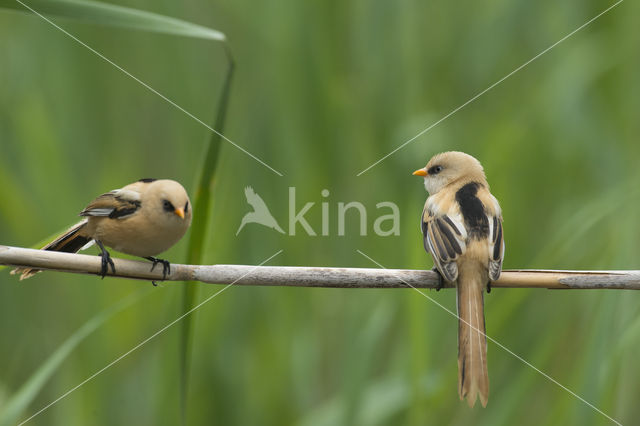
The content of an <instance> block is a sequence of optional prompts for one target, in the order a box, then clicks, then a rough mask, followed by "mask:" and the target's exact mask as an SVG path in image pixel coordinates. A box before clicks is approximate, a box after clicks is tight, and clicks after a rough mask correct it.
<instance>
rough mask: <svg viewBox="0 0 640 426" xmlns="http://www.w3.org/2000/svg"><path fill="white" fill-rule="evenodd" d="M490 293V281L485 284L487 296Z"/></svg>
mask: <svg viewBox="0 0 640 426" xmlns="http://www.w3.org/2000/svg"><path fill="white" fill-rule="evenodd" d="M489 293H491V281H489V282H488V283H487V294H489Z"/></svg>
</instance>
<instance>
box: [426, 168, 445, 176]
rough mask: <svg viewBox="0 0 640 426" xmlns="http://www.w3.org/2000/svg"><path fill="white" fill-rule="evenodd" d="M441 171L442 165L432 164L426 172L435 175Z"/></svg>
mask: <svg viewBox="0 0 640 426" xmlns="http://www.w3.org/2000/svg"><path fill="white" fill-rule="evenodd" d="M441 171H442V166H433V167H431V168H429V170H428V173H429V174H430V175H437V174H438V173H440V172H441Z"/></svg>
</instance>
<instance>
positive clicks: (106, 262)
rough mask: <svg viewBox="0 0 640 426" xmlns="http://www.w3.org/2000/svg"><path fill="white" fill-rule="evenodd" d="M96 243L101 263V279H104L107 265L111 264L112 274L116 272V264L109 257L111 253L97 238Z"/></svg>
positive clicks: (107, 269)
mask: <svg viewBox="0 0 640 426" xmlns="http://www.w3.org/2000/svg"><path fill="white" fill-rule="evenodd" d="M96 243H97V244H98V247H100V252H101V253H100V257H101V258H102V265H101V267H100V276H101V277H102V279H104V277H105V276H106V275H107V272H109V266H111V272H113V273H114V274H115V273H116V266H115V265H114V264H113V259H111V255H110V254H109V252H108V251H107V250H106V249H105V248H104V246H103V245H102V243H101V242H100V241H98V240H96Z"/></svg>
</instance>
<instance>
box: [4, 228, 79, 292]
mask: <svg viewBox="0 0 640 426" xmlns="http://www.w3.org/2000/svg"><path fill="white" fill-rule="evenodd" d="M86 225H87V220H86V219H84V220H82V221H80V222H78V223H76V224H75V225H73V226H72V227H71V228H69V229H67V230H66V231H65V232H64V233H63V234H62V235H60V236H59V237H58V238H56V239H55V240H53V241H52V242H50V243H49V244H47V245H46V246H44V247H42V250H51V251H63V252H67V253H76V252H77V251H78V250H80V249H81V248H82V247H84V246H85V245H86V244H87V243H89V242H90V241H91V238H89V237H86V236H84V235H82V232H81V231H82V229H83V228H84V227H85V226H86ZM38 272H40V270H39V269H32V268H15V269H14V270H12V271H11V274H20V281H22V280H25V279H27V278H30V277H32V276H34V275H35V274H37V273H38Z"/></svg>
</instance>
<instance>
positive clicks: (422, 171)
mask: <svg viewBox="0 0 640 426" xmlns="http://www.w3.org/2000/svg"><path fill="white" fill-rule="evenodd" d="M428 174H429V173H427V171H426V170H425V169H418V170H416V171H415V172H413V175H414V176H426V175H428Z"/></svg>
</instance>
